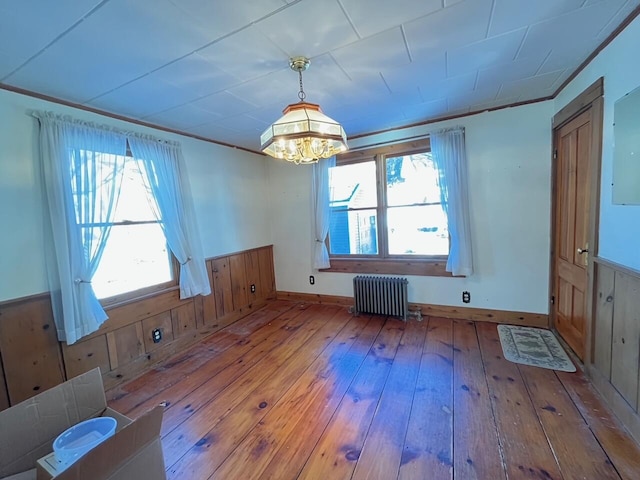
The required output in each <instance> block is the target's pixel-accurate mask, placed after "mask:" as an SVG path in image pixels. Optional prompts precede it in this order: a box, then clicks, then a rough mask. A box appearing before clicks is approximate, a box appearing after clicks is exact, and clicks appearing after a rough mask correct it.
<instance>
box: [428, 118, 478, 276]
mask: <svg viewBox="0 0 640 480" xmlns="http://www.w3.org/2000/svg"><path fill="white" fill-rule="evenodd" d="M431 153H432V155H433V160H434V162H435V164H436V166H437V168H438V172H439V176H440V192H441V201H442V208H443V209H444V211H445V213H446V215H447V220H448V226H449V236H450V238H451V246H450V250H449V259H448V260H447V267H446V269H447V271H448V272H451V273H452V274H453V275H465V276H469V275H471V274H473V254H472V248H471V228H470V222H469V193H468V187H467V155H466V147H465V140H464V128H462V127H456V128H451V129H445V130H441V131H439V132H436V133H432V134H431Z"/></svg>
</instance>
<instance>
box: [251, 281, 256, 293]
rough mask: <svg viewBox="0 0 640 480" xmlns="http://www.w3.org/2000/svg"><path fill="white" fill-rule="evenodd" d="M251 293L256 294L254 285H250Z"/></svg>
mask: <svg viewBox="0 0 640 480" xmlns="http://www.w3.org/2000/svg"><path fill="white" fill-rule="evenodd" d="M251 293H256V285H255V283H252V284H251Z"/></svg>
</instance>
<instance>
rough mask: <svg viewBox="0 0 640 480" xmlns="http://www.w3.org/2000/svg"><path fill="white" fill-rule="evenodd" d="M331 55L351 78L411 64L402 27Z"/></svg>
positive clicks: (358, 42)
mask: <svg viewBox="0 0 640 480" xmlns="http://www.w3.org/2000/svg"><path fill="white" fill-rule="evenodd" d="M331 55H332V56H333V58H334V59H335V60H336V62H338V64H339V65H340V66H341V67H342V69H343V70H344V71H345V72H347V74H348V75H349V76H350V77H351V78H357V77H359V76H362V75H371V74H373V75H375V74H376V73H378V72H380V71H381V70H383V69H385V70H389V69H395V68H400V67H403V66H405V65H407V64H409V62H410V58H409V54H408V52H407V50H406V48H405V43H404V38H403V36H402V31H401V30H400V27H397V28H392V29H390V30H386V31H384V32H382V33H379V34H377V35H373V36H371V37H367V38H364V39H362V40H358V41H357V42H354V43H352V44H350V45H347V46H346V47H341V48H338V49H336V50H334V51H333V52H331Z"/></svg>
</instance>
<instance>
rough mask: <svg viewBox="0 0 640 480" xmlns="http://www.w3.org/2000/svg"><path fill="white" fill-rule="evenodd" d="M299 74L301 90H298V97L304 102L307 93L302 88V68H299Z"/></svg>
mask: <svg viewBox="0 0 640 480" xmlns="http://www.w3.org/2000/svg"><path fill="white" fill-rule="evenodd" d="M298 76H299V78H300V91H299V92H298V98H299V99H300V101H301V102H304V99H305V98H306V96H307V94H306V93H304V89H303V88H302V70H301V69H300V70H298Z"/></svg>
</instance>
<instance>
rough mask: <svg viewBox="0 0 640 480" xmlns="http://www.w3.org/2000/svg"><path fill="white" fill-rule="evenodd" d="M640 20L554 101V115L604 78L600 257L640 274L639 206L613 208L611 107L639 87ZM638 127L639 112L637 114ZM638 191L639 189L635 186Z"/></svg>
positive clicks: (624, 32) (638, 18) (623, 33)
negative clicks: (638, 271) (595, 82)
mask: <svg viewBox="0 0 640 480" xmlns="http://www.w3.org/2000/svg"><path fill="white" fill-rule="evenodd" d="M639 46H640V17H637V18H636V19H635V20H634V21H633V22H632V23H631V25H629V26H628V27H627V28H626V29H625V30H624V31H623V32H622V33H621V34H620V35H618V37H617V38H616V39H615V40H614V41H613V42H612V43H611V44H609V45H608V46H607V48H605V49H604V50H603V51H602V52H600V54H599V55H598V56H597V57H596V58H595V59H594V60H593V61H592V62H591V63H590V64H589V65H588V66H587V67H586V68H585V69H584V70H583V71H582V72H581V73H580V74H579V75H578V76H577V77H576V78H575V79H574V80H573V81H572V82H571V83H570V84H569V85H568V86H567V87H566V88H564V89H563V90H562V92H561V93H560V94H559V95H558V96H557V97H556V99H555V101H554V109H555V111H556V112H557V111H558V110H560V109H561V108H562V107H564V106H565V105H566V104H567V103H569V102H570V101H571V100H573V99H574V98H575V97H576V96H578V95H579V94H580V93H581V92H582V91H583V90H584V89H585V88H587V87H588V86H589V85H591V84H592V83H593V82H594V81H596V80H597V79H598V78H600V77H604V127H603V132H602V133H603V137H602V182H601V187H600V189H601V190H600V235H599V253H598V254H599V256H600V257H603V258H606V259H608V260H611V261H613V262H616V263H619V264H622V265H625V266H627V267H630V268H634V269H636V270H640V206H638V205H633V206H631V205H613V203H612V181H613V142H614V138H613V106H614V103H615V101H616V100H618V99H619V98H620V97H622V96H624V95H625V94H627V93H629V92H630V91H631V90H633V89H635V88H636V87H638V86H640V61H638V58H639V56H638V47H639ZM638 125H639V126H640V112H638ZM638 188H640V185H638Z"/></svg>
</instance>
